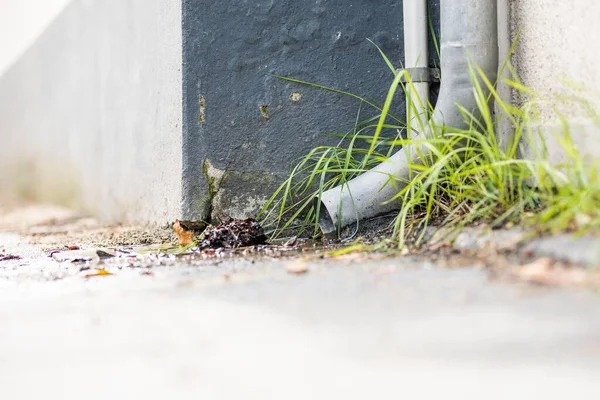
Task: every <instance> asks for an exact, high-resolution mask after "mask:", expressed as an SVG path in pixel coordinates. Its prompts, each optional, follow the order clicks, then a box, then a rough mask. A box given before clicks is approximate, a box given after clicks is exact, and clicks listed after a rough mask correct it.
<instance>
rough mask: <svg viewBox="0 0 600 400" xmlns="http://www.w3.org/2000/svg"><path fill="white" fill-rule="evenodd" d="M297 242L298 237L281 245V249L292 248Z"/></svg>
mask: <svg viewBox="0 0 600 400" xmlns="http://www.w3.org/2000/svg"><path fill="white" fill-rule="evenodd" d="M297 241H298V236H294V237H292V238H291V239H290V240H288V241H287V242H285V243H284V244H283V247H294V246H295V245H296V242H297Z"/></svg>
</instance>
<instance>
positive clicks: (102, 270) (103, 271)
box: [84, 268, 112, 278]
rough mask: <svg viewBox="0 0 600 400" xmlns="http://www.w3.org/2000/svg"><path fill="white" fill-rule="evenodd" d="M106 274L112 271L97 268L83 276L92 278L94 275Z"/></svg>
mask: <svg viewBox="0 0 600 400" xmlns="http://www.w3.org/2000/svg"><path fill="white" fill-rule="evenodd" d="M108 275H112V273H110V272H108V271H107V270H105V269H104V268H101V269H98V270H96V271H94V272H92V273H89V274H86V275H84V277H85V278H93V277H96V276H108Z"/></svg>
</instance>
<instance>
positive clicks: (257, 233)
mask: <svg viewBox="0 0 600 400" xmlns="http://www.w3.org/2000/svg"><path fill="white" fill-rule="evenodd" d="M266 243H267V236H266V235H265V232H264V231H263V228H262V226H260V224H259V223H258V222H257V221H256V220H255V219H254V218H247V219H233V218H230V219H228V220H226V221H225V222H223V223H222V224H220V225H217V226H209V227H207V228H206V229H205V230H204V232H203V234H202V240H200V242H198V248H199V249H218V248H225V249H236V248H239V247H248V246H256V245H260V244H266Z"/></svg>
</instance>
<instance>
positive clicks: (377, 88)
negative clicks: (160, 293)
mask: <svg viewBox="0 0 600 400" xmlns="http://www.w3.org/2000/svg"><path fill="white" fill-rule="evenodd" d="M430 8H431V12H432V18H433V21H434V25H436V26H437V25H438V22H439V1H431V4H430ZM367 38H369V39H372V40H373V41H374V42H375V43H377V44H378V45H379V46H380V47H381V48H382V50H383V51H384V52H385V53H386V54H387V56H388V57H389V58H390V59H391V60H392V61H393V62H394V63H395V64H396V65H398V66H400V62H401V60H402V58H403V20H402V2H401V1H398V0H379V1H373V0H370V1H354V0H340V1H327V0H316V1H297V0H278V1H273V0H254V1H220V2H215V1H213V0H183V60H184V69H183V97H184V99H183V112H184V130H183V139H184V199H183V205H184V207H183V212H184V215H185V216H186V217H189V218H207V217H209V216H210V215H211V214H212V216H213V217H221V218H222V217H226V216H231V217H243V216H248V215H252V214H254V213H255V212H256V211H257V210H258V208H259V207H260V206H261V204H262V203H263V202H264V200H265V199H266V198H267V197H268V196H269V195H270V194H271V193H272V192H273V190H274V189H275V188H276V187H277V185H278V184H279V183H281V182H282V181H283V180H284V179H285V177H286V176H287V174H288V173H289V172H290V167H291V165H292V163H293V162H294V161H296V160H297V159H298V158H299V157H301V156H303V155H304V154H306V153H307V152H308V151H309V150H310V149H312V148H313V147H315V146H319V145H327V144H334V143H337V142H338V141H339V138H336V137H332V136H326V134H331V133H346V132H348V130H350V129H351V127H352V126H353V124H354V122H355V120H356V116H357V114H356V113H357V111H358V106H359V103H358V101H356V100H355V99H352V98H350V97H347V96H343V95H340V94H335V93H331V92H324V91H322V90H319V89H316V88H312V87H309V86H305V85H299V84H295V83H290V82H286V81H283V80H280V79H278V78H276V77H275V76H274V75H283V76H288V77H292V78H296V79H301V80H304V81H308V82H313V83H318V84H321V85H326V86H330V87H333V88H337V89H340V90H344V91H348V92H352V93H355V94H358V95H361V96H364V97H365V98H367V99H369V100H372V101H375V102H377V103H379V104H382V103H383V100H384V99H385V94H386V93H387V90H388V87H389V85H390V83H391V81H392V79H393V75H392V74H391V72H390V71H389V69H388V68H387V66H386V64H385V62H384V61H383V60H382V58H381V56H380V55H379V53H378V51H377V49H376V48H375V46H373V45H372V44H371V43H369V42H368V41H367ZM430 47H431V49H430V54H431V60H430V61H431V64H433V63H434V62H435V58H436V52H435V50H434V47H433V44H431V45H430ZM261 107H264V108H265V109H266V110H267V111H268V115H264V113H263V112H261ZM404 108H405V106H404V98H403V94H402V93H401V91H398V101H397V103H396V104H395V107H394V112H395V113H396V115H399V116H403V114H404ZM363 110H364V112H363V114H362V115H361V118H362V119H366V118H367V117H371V116H373V115H374V114H376V113H377V112H376V111H374V110H372V109H369V108H368V107H365V108H364V109H363ZM391 134H395V131H394V132H391Z"/></svg>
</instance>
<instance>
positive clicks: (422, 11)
mask: <svg viewBox="0 0 600 400" xmlns="http://www.w3.org/2000/svg"><path fill="white" fill-rule="evenodd" d="M402 3H403V21H404V32H405V35H404V68H407V69H409V70H410V69H413V68H414V69H416V68H427V67H428V66H429V49H428V42H427V36H428V35H427V30H428V28H429V24H428V20H427V0H404V1H403V2H402ZM406 100H407V101H406V116H407V118H409V116H410V118H411V121H410V123H409V124H408V126H413V127H414V126H420V125H423V124H422V123H421V122H420V120H421V118H424V116H425V115H426V113H427V108H428V104H429V82H427V81H424V82H416V81H413V84H412V85H410V86H406ZM411 104H412V105H413V106H411ZM422 122H425V121H422Z"/></svg>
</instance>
